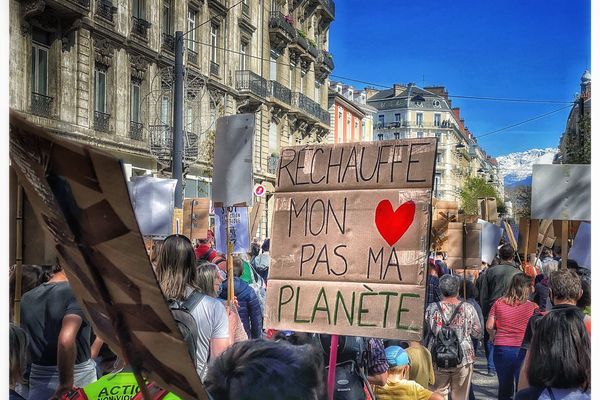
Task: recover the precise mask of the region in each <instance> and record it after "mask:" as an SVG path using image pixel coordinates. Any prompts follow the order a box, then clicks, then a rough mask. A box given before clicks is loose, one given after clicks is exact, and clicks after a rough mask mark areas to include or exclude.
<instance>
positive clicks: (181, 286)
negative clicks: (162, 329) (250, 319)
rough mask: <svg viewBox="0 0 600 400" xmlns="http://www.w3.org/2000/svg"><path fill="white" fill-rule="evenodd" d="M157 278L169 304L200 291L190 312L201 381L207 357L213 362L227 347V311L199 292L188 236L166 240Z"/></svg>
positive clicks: (196, 272) (194, 259)
mask: <svg viewBox="0 0 600 400" xmlns="http://www.w3.org/2000/svg"><path fill="white" fill-rule="evenodd" d="M156 275H157V278H158V282H159V284H160V288H161V289H162V291H163V294H164V296H165V297H166V298H167V300H169V301H177V302H181V301H185V300H186V299H187V298H188V296H190V295H192V293H194V291H198V292H200V295H201V298H200V301H199V302H198V303H197V305H196V306H195V307H194V308H192V309H191V310H190V313H191V314H192V316H193V317H194V319H195V320H196V324H197V325H198V330H199V332H198V343H197V346H196V371H197V372H198V375H199V376H200V378H201V379H204V377H205V376H206V366H207V364H208V361H209V354H210V359H211V360H212V359H215V358H216V357H218V356H219V355H220V354H221V353H222V352H223V351H224V350H225V349H226V348H227V346H228V345H229V327H228V325H229V324H228V321H227V311H226V310H225V307H224V306H223V304H222V303H221V302H220V301H219V300H218V299H216V298H214V297H213V296H212V294H209V293H205V292H203V291H202V289H201V287H200V284H199V279H198V271H197V269H196V255H195V254H194V248H193V247H192V243H191V242H190V240H189V239H188V238H187V237H185V236H183V235H171V236H168V237H167V238H166V239H165V241H164V243H163V248H162V249H161V252H160V255H159V256H158V263H157V264H156ZM213 290H214V287H213Z"/></svg>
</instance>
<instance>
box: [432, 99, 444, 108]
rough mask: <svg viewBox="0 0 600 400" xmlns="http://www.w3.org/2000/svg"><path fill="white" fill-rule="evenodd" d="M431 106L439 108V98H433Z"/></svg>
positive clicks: (440, 105) (440, 104)
mask: <svg viewBox="0 0 600 400" xmlns="http://www.w3.org/2000/svg"><path fill="white" fill-rule="evenodd" d="M433 106H434V107H435V108H441V107H442V103H440V101H439V100H434V101H433Z"/></svg>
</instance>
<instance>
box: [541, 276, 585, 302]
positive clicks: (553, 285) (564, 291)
mask: <svg viewBox="0 0 600 400" xmlns="http://www.w3.org/2000/svg"><path fill="white" fill-rule="evenodd" d="M548 286H549V287H550V290H552V296H553V297H554V298H555V299H557V300H572V301H577V300H579V298H580V297H581V278H579V276H578V275H577V274H576V273H575V272H573V271H569V270H566V269H561V270H558V271H553V272H552V273H550V276H549V277H548Z"/></svg>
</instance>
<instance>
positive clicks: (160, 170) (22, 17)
mask: <svg viewBox="0 0 600 400" xmlns="http://www.w3.org/2000/svg"><path fill="white" fill-rule="evenodd" d="M334 16H335V4H334V2H333V1H332V0H272V1H264V0H263V1H259V0H241V1H237V0H114V1H111V0H10V49H9V51H10V78H11V79H10V100H9V104H10V108H11V110H14V111H16V112H18V113H20V114H21V115H23V116H25V118H27V119H28V120H31V121H32V122H34V123H36V124H39V125H42V126H44V127H46V128H48V129H49V130H50V131H51V132H53V133H54V134H56V135H57V136H61V137H65V138H68V139H72V140H76V141H79V142H82V143H86V144H90V145H93V146H97V147H100V148H102V149H104V150H106V151H108V152H110V153H112V154H114V155H115V156H117V157H119V158H121V159H122V160H123V161H124V164H125V172H126V176H127V179H130V178H131V177H132V176H137V175H146V174H148V175H150V174H151V175H154V176H160V177H170V171H171V146H172V121H173V115H172V114H173V66H174V60H175V56H174V51H175V39H174V37H175V32H176V31H183V32H185V36H184V41H185V42H184V48H185V50H184V63H185V81H184V91H185V93H184V110H183V114H184V115H183V125H184V129H183V130H184V176H185V193H184V195H185V197H210V195H211V193H210V183H211V176H212V161H213V160H212V156H213V155H212V150H213V148H214V133H215V128H216V119H217V118H218V117H220V116H225V115H232V114H236V113H243V112H250V113H255V115H256V124H257V125H256V135H255V143H254V150H255V154H254V158H253V162H254V179H255V182H256V183H263V184H265V186H266V187H267V188H268V190H269V191H270V192H271V191H272V189H273V186H274V183H275V169H276V165H277V154H278V151H279V148H280V147H281V146H282V145H287V144H297V143H316V142H320V141H322V140H323V139H324V138H325V136H326V135H327V134H328V133H329V129H330V126H329V112H328V111H327V109H328V99H327V96H328V93H327V88H328V77H329V74H330V73H331V71H332V70H333V67H334V64H333V58H332V56H331V54H330V53H329V52H328V49H329V25H330V24H331V22H332V21H333V19H334ZM12 178H13V179H12V180H11V194H14V192H15V190H16V189H15V188H16V182H15V179H14V176H12ZM270 192H269V193H268V194H267V196H266V199H267V203H266V205H265V207H264V210H265V211H264V215H263V217H262V223H261V225H260V227H259V232H258V234H259V235H260V236H263V237H266V236H268V235H269V224H268V222H269V218H270V215H271V210H272V209H273V199H272V195H271V193H270ZM13 197H14V196H13ZM13 200H14V199H12V198H11V210H12V211H14V206H13V204H14V201H13ZM25 208H26V215H25V217H26V218H28V221H26V225H27V224H31V226H30V228H31V229H34V228H35V227H36V224H35V222H34V221H33V216H32V214H31V213H30V210H29V208H28V206H27V204H26V207H25ZM27 226H29V225H27ZM12 236H14V235H11V237H12ZM40 236H41V235H40ZM28 240H30V241H31V242H30V243H26V247H27V248H30V249H34V248H35V249H36V251H39V249H40V248H44V246H46V247H47V245H46V244H45V243H44V240H43V239H36V238H34V237H32V238H29V239H28ZM13 248H14V246H12V244H11V249H13ZM34 253H35V252H33V251H32V252H30V253H29V252H26V253H25V262H40V263H41V262H48V261H49V260H50V259H51V256H50V255H48V256H47V257H45V259H34V257H35V256H34ZM11 258H12V257H11ZM50 261H51V260H50Z"/></svg>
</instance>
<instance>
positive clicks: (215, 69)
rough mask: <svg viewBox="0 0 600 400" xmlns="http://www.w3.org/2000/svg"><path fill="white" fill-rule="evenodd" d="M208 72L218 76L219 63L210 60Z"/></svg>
mask: <svg viewBox="0 0 600 400" xmlns="http://www.w3.org/2000/svg"><path fill="white" fill-rule="evenodd" d="M210 73H211V75H217V76H219V64H217V63H216V62H214V61H211V62H210Z"/></svg>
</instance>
